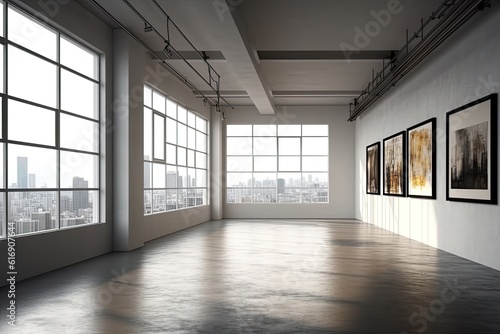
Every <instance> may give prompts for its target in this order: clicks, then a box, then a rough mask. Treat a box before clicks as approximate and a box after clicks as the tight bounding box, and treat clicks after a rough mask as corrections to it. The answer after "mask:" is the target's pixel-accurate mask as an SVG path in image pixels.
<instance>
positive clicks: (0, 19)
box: [0, 1, 3, 236]
mask: <svg viewBox="0 0 500 334" xmlns="http://www.w3.org/2000/svg"><path fill="white" fill-rule="evenodd" d="M0 36H1V37H3V1H2V2H0ZM2 204H3V202H2ZM2 207H3V205H2ZM0 219H1V218H0ZM2 223H3V222H2ZM0 226H2V224H0ZM0 228H1V227H0ZM0 235H2V236H3V234H0Z"/></svg>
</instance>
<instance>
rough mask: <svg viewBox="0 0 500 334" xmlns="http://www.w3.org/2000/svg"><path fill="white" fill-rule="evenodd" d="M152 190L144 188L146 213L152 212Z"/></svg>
mask: <svg viewBox="0 0 500 334" xmlns="http://www.w3.org/2000/svg"><path fill="white" fill-rule="evenodd" d="M152 201H153V191H152V190H144V214H145V215H148V214H151V213H152V212H153V210H152V206H153V203H152Z"/></svg>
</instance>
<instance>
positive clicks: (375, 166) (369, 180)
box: [366, 142, 380, 195]
mask: <svg viewBox="0 0 500 334" xmlns="http://www.w3.org/2000/svg"><path fill="white" fill-rule="evenodd" d="M366 193H367V194H377V195H379V194H380V142H377V143H375V144H372V145H370V146H368V147H367V148H366Z"/></svg>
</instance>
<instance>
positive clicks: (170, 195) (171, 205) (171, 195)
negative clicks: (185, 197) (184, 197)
mask: <svg viewBox="0 0 500 334" xmlns="http://www.w3.org/2000/svg"><path fill="white" fill-rule="evenodd" d="M176 209H177V190H176V189H173V190H167V211H170V210H176Z"/></svg>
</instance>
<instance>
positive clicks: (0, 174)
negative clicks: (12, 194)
mask: <svg viewBox="0 0 500 334" xmlns="http://www.w3.org/2000/svg"><path fill="white" fill-rule="evenodd" d="M3 168H4V163H3V143H0V188H5V186H4V184H3V176H4V172H3ZM2 203H3V202H2ZM3 211H4V210H3V206H0V219H1V217H2V212H3ZM0 226H1V224H0Z"/></svg>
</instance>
